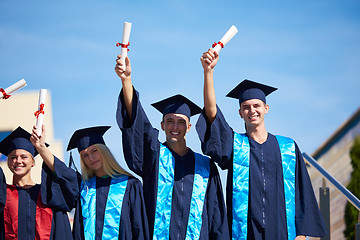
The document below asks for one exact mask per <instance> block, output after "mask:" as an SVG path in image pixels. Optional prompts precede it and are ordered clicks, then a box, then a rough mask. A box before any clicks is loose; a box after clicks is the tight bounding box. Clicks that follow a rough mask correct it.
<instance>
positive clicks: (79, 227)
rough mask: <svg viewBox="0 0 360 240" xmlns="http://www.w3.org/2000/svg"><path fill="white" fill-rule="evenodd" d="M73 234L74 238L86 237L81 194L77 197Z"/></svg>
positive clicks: (79, 182)
mask: <svg viewBox="0 0 360 240" xmlns="http://www.w3.org/2000/svg"><path fill="white" fill-rule="evenodd" d="M76 174H77V179H78V187H79V189H80V185H81V174H80V173H79V172H76ZM72 235H73V239H74V240H84V239H85V237H84V225H83V218H82V208H81V200H80V196H79V197H78V198H77V199H76V208H75V214H74V222H73V228H72Z"/></svg>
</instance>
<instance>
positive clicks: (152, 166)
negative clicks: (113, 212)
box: [115, 56, 229, 239]
mask: <svg viewBox="0 0 360 240" xmlns="http://www.w3.org/2000/svg"><path fill="white" fill-rule="evenodd" d="M119 58H120V56H118V60H117V65H116V66H115V71H116V73H117V74H118V76H119V77H120V78H121V81H122V90H121V92H120V96H119V100H118V109H117V122H118V125H119V127H120V129H121V131H122V136H123V150H124V156H125V160H126V162H127V164H128V166H129V168H130V169H131V170H133V171H134V172H135V173H136V174H138V175H139V176H141V177H142V180H143V187H144V195H145V205H146V208H147V216H148V219H149V225H150V236H151V237H152V238H153V239H185V238H186V239H229V233H228V225H227V217H226V210H225V202H224V198H223V193H222V187H221V181H220V176H219V173H218V170H217V168H216V165H215V164H214V163H213V162H212V161H211V160H210V159H209V158H208V157H206V156H203V155H201V154H199V153H195V152H193V151H192V150H191V149H190V148H189V147H188V146H187V145H186V133H187V132H189V130H190V128H191V123H190V117H191V116H193V115H196V114H198V113H200V112H201V109H200V108H199V107H198V106H197V105H195V104H194V103H192V102H191V101H190V100H188V99H187V98H185V97H183V96H181V95H175V96H173V97H170V98H167V99H165V100H162V101H159V102H157V103H154V104H152V106H153V107H155V108H156V109H157V110H159V111H160V112H161V113H162V115H163V117H162V122H161V129H162V130H163V131H164V132H165V135H166V141H165V142H164V143H161V142H160V141H159V140H158V135H159V131H158V130H157V129H156V128H153V127H152V125H151V123H150V122H149V120H148V118H147V116H146V114H145V112H144V110H143V108H142V106H141V104H140V100H139V93H138V92H137V91H136V90H135V88H134V87H133V85H132V82H131V76H130V73H131V66H130V60H129V58H126V61H125V63H126V70H125V71H124V69H123V67H122V64H121V62H120V61H119Z"/></svg>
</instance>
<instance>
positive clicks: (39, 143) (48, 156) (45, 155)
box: [30, 125, 55, 172]
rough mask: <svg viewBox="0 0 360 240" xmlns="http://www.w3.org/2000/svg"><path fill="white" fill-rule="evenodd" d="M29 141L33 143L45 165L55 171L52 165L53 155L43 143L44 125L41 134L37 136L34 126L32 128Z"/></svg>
mask: <svg viewBox="0 0 360 240" xmlns="http://www.w3.org/2000/svg"><path fill="white" fill-rule="evenodd" d="M30 141H31V143H32V144H33V145H34V147H35V148H36V150H37V151H38V152H39V154H40V156H41V158H42V159H43V160H44V162H45V164H46V166H48V168H49V169H50V170H51V171H52V172H55V165H54V155H53V154H52V153H51V152H50V150H49V149H48V148H47V147H46V145H45V127H44V125H42V135H41V136H40V137H39V136H38V135H37V133H36V126H34V127H33V129H32V134H31V137H30Z"/></svg>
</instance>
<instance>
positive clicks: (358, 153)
mask: <svg viewBox="0 0 360 240" xmlns="http://www.w3.org/2000/svg"><path fill="white" fill-rule="evenodd" d="M350 157H351V165H352V167H353V172H352V173H351V181H350V183H349V185H348V186H347V188H348V189H349V190H350V191H351V192H352V193H353V194H354V195H355V196H356V197H357V198H360V136H358V137H356V138H355V141H354V145H353V146H352V148H351V150H350ZM358 217H359V211H358V210H357V209H356V208H355V207H354V206H353V205H352V204H351V203H349V202H348V203H347V204H346V207H345V224H346V228H345V231H344V235H345V237H346V239H348V240H352V239H355V224H356V223H357V222H358Z"/></svg>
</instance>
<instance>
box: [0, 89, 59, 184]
mask: <svg viewBox="0 0 360 240" xmlns="http://www.w3.org/2000/svg"><path fill="white" fill-rule="evenodd" d="M39 92H40V90H39V91H23V90H22V91H19V93H17V92H15V93H13V94H12V96H11V97H10V98H8V99H1V100H0V131H13V130H15V129H16V128H17V127H18V126H21V127H22V128H24V129H25V130H26V131H28V132H30V133H31V131H32V127H33V125H35V123H36V118H35V116H34V112H35V111H37V109H38V102H39ZM44 111H45V116H44V126H45V129H46V142H47V143H48V144H50V147H49V149H50V151H51V152H52V153H53V154H54V155H56V156H57V157H58V158H59V159H61V160H63V159H64V158H63V146H62V143H61V142H60V141H58V140H56V139H55V138H54V125H53V118H52V107H51V93H50V92H49V91H48V93H47V97H46V103H45V107H44ZM41 166H42V159H41V157H40V156H39V155H38V156H36V158H35V166H34V168H33V169H32V170H31V172H32V178H33V180H34V181H35V182H36V183H40V182H41ZM0 167H1V168H2V169H3V171H4V174H5V177H6V182H7V183H9V184H11V183H12V173H11V172H10V171H9V169H8V167H7V164H6V161H2V162H0Z"/></svg>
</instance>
